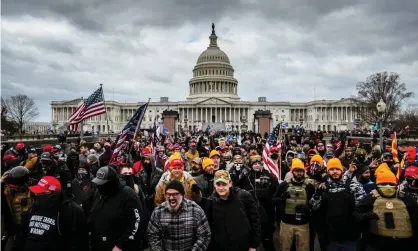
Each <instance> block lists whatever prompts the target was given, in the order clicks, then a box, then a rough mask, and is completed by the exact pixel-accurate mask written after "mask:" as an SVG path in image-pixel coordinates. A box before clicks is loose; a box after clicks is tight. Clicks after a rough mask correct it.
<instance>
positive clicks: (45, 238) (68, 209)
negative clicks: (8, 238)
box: [16, 176, 89, 251]
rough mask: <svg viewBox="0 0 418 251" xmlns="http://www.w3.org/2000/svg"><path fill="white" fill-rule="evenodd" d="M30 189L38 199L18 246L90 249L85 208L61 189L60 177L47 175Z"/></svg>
mask: <svg viewBox="0 0 418 251" xmlns="http://www.w3.org/2000/svg"><path fill="white" fill-rule="evenodd" d="M29 189H30V191H31V192H32V193H33V194H35V203H34V204H33V205H32V207H31V208H30V209H29V210H28V212H27V214H25V215H24V216H23V217H22V229H21V231H20V235H19V236H16V238H17V241H16V242H17V243H18V249H17V250H19V251H41V250H42V251H56V250H62V251H88V247H89V244H88V232H87V225H86V223H87V219H86V216H85V214H84V211H83V209H82V208H81V207H80V206H78V205H77V204H76V203H75V202H73V201H72V200H70V199H68V198H67V197H66V196H64V195H63V194H62V193H61V184H60V182H59V181H58V179H56V178H55V177H52V176H44V177H42V179H41V180H40V181H39V183H38V184H37V185H35V186H31V187H29Z"/></svg>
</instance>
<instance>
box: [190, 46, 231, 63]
mask: <svg viewBox="0 0 418 251" xmlns="http://www.w3.org/2000/svg"><path fill="white" fill-rule="evenodd" d="M208 61H214V62H219V61H220V62H224V63H227V64H229V58H228V56H227V55H226V53H225V52H223V51H222V50H221V49H219V47H218V46H216V47H211V46H209V47H208V48H207V49H206V51H204V52H202V54H200V56H199V58H198V59H197V63H198V64H200V63H204V62H208Z"/></svg>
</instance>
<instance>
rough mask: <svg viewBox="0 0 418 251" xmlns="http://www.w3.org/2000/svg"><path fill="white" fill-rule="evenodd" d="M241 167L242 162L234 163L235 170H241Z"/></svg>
mask: <svg viewBox="0 0 418 251" xmlns="http://www.w3.org/2000/svg"><path fill="white" fill-rule="evenodd" d="M241 167H242V164H235V165H234V168H235V170H237V171H238V172H239V171H241Z"/></svg>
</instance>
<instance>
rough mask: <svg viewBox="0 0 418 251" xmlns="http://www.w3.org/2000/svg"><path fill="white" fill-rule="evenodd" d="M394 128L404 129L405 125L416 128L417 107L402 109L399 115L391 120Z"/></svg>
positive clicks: (417, 126) (417, 124) (417, 123)
mask: <svg viewBox="0 0 418 251" xmlns="http://www.w3.org/2000/svg"><path fill="white" fill-rule="evenodd" d="M393 124H394V126H395V128H399V129H404V128H406V127H416V128H418V108H408V109H403V110H401V112H400V113H399V116H397V118H396V119H395V120H394V121H393Z"/></svg>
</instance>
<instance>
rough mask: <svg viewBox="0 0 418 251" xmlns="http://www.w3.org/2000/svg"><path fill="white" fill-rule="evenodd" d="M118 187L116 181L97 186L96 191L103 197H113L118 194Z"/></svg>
mask: <svg viewBox="0 0 418 251" xmlns="http://www.w3.org/2000/svg"><path fill="white" fill-rule="evenodd" d="M118 185H119V183H118V182H117V181H108V182H106V183H105V184H104V185H98V186H97V190H98V191H99V193H100V194H101V195H103V196H113V195H115V194H116V193H117V192H118Z"/></svg>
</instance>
